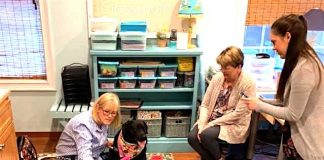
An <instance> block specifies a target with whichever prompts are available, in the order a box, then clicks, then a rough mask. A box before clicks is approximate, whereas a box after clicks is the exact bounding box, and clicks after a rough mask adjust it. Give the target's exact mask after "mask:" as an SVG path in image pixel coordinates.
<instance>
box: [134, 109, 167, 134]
mask: <svg viewBox="0 0 324 160" xmlns="http://www.w3.org/2000/svg"><path fill="white" fill-rule="evenodd" d="M137 119H141V120H144V121H145V122H146V124H147V127H148V135H147V137H161V130H162V116H161V112H160V111H138V112H137Z"/></svg>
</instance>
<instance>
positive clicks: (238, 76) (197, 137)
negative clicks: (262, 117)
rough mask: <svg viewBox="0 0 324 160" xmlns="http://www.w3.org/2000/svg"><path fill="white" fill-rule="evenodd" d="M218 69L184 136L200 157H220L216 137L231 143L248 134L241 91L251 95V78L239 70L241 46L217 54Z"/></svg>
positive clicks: (253, 89)
mask: <svg viewBox="0 0 324 160" xmlns="http://www.w3.org/2000/svg"><path fill="white" fill-rule="evenodd" d="M216 61H217V63H218V64H219V65H220V66H221V72H220V73H218V74H216V75H215V76H214V77H213V78H212V80H211V81H210V83H209V86H208V88H207V91H206V94H205V96H204V98H203V101H202V105H201V106H200V107H199V111H200V114H199V119H198V120H197V122H196V124H195V125H194V127H193V129H192V130H191V131H190V133H189V135H188V142H189V144H190V145H191V147H192V148H193V149H195V150H196V151H197V152H198V153H199V154H200V156H201V157H202V159H204V160H215V159H219V158H220V157H221V152H220V147H219V139H221V140H224V141H226V142H228V143H231V144H239V143H244V142H245V141H246V139H247V136H248V130H249V125H250V119H251V111H250V110H249V109H248V108H247V107H246V104H244V103H243V102H242V100H241V99H242V98H241V97H242V94H241V93H244V95H247V96H249V97H250V96H253V97H254V96H255V94H256V87H255V82H254V81H253V79H252V78H251V77H250V76H248V75H247V74H246V73H244V72H243V71H242V67H243V61H244V56H243V53H242V51H241V49H239V48H237V47H233V46H231V47H228V48H226V49H225V50H223V51H222V52H221V54H220V55H219V56H218V57H217V60H216Z"/></svg>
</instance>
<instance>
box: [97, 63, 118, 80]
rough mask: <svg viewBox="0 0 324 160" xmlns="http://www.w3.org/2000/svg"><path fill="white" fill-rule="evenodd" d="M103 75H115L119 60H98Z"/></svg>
mask: <svg viewBox="0 0 324 160" xmlns="http://www.w3.org/2000/svg"><path fill="white" fill-rule="evenodd" d="M98 64H99V67H100V74H101V76H109V77H115V76H116V75H117V66H118V64H119V62H106V61H98Z"/></svg>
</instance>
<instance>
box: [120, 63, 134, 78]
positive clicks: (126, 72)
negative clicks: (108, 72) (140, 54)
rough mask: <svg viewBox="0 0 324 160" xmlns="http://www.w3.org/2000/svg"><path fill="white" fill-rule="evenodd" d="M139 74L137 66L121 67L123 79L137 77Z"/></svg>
mask: <svg viewBox="0 0 324 160" xmlns="http://www.w3.org/2000/svg"><path fill="white" fill-rule="evenodd" d="M136 72H137V66H136V65H122V64H121V65H120V66H119V76H121V77H135V76H136Z"/></svg>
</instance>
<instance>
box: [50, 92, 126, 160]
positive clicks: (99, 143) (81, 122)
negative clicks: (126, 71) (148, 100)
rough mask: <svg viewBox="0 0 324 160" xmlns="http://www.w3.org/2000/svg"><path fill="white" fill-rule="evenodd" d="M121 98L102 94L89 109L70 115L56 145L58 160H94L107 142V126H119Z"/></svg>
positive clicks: (107, 144) (108, 143)
mask: <svg viewBox="0 0 324 160" xmlns="http://www.w3.org/2000/svg"><path fill="white" fill-rule="evenodd" d="M120 123H121V116H120V101H119V98H118V96H117V95H116V94H113V93H105V94H103V95H101V96H100V97H99V98H98V99H97V100H96V101H95V102H94V104H93V107H92V109H90V110H89V111H85V112H82V113H80V114H78V115H76V116H75V117H73V118H72V119H71V120H70V121H69V122H68V123H67V125H66V126H65V128H64V130H63V132H62V134H61V137H60V139H59V142H58V144H57V146H56V154H57V159H59V160H63V159H64V160H81V159H82V160H94V159H98V158H99V155H100V153H101V152H103V151H104V149H105V148H106V147H108V146H109V145H110V142H108V141H107V131H108V125H109V126H112V127H119V126H120Z"/></svg>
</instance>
